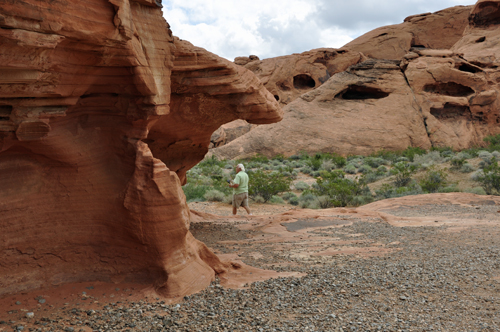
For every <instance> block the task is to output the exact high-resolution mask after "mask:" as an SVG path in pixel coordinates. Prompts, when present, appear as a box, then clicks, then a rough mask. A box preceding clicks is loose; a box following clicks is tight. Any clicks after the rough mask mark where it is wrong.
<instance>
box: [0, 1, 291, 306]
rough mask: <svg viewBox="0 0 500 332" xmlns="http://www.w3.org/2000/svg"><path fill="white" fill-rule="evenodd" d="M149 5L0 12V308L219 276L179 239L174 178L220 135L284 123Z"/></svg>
mask: <svg viewBox="0 0 500 332" xmlns="http://www.w3.org/2000/svg"><path fill="white" fill-rule="evenodd" d="M159 3H160V2H159V1H155V0H109V1H107V0H86V1H64V2H62V1H38V0H24V1H7V2H2V3H0V61H1V62H0V63H1V64H0V198H1V199H0V255H1V256H0V295H3V294H7V293H13V292H17V291H21V290H27V289H34V288H39V287H47V286H50V285H58V284H62V283H67V282H79V281H92V280H101V281H111V282H125V281H127V282H140V283H143V284H149V285H153V286H154V288H155V289H156V290H157V291H158V292H159V293H160V294H163V295H165V296H169V297H175V296H182V295H185V294H188V293H192V292H194V291H197V290H200V289H202V288H204V287H206V286H207V285H208V284H209V283H210V281H211V280H212V279H213V278H214V275H215V273H218V272H221V271H224V269H225V266H224V264H222V263H221V262H220V261H219V260H218V258H217V257H216V256H215V255H213V254H212V253H211V252H210V251H209V250H208V249H207V248H206V247H205V246H204V245H203V244H202V243H200V242H198V241H197V240H195V239H194V238H193V236H192V235H191V233H190V232H189V222H190V212H189V209H188V207H187V204H186V201H185V196H184V194H183V192H182V188H181V184H182V183H183V182H184V181H185V172H186V171H187V170H188V169H189V168H190V167H192V166H193V165H194V164H196V163H197V162H198V161H200V160H201V159H202V158H203V157H204V155H205V153H206V152H207V151H208V146H209V143H210V135H211V134H212V132H213V131H214V130H215V129H217V128H218V127H219V126H220V125H221V124H223V123H225V122H229V121H232V120H235V119H245V120H246V121H248V122H253V123H258V124H262V123H270V122H275V121H279V120H280V119H281V117H282V111H281V110H280V108H279V105H278V103H277V102H276V100H275V99H274V97H273V95H271V94H270V93H269V92H267V91H266V90H265V88H264V87H263V85H262V83H261V82H260V81H259V80H258V79H257V78H256V77H255V76H254V75H253V74H252V73H250V72H248V71H247V70H246V69H244V68H241V67H239V66H236V65H234V64H232V63H230V62H228V61H226V60H223V59H221V58H219V57H217V56H215V55H213V54H210V53H209V52H207V51H205V50H203V49H200V48H196V47H194V46H193V45H191V44H189V43H187V42H182V41H179V40H178V39H176V38H174V37H173V36H172V33H171V31H170V29H169V26H168V24H167V23H166V21H165V20H164V18H163V16H162V12H161V8H160V7H159Z"/></svg>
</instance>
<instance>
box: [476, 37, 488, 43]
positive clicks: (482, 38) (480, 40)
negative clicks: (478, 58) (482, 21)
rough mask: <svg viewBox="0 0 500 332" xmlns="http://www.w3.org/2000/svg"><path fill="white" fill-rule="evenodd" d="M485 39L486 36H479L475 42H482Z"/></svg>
mask: <svg viewBox="0 0 500 332" xmlns="http://www.w3.org/2000/svg"><path fill="white" fill-rule="evenodd" d="M485 40H486V37H484V36H483V37H481V38H478V39H477V40H476V43H482V42H484V41H485Z"/></svg>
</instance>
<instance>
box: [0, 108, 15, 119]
mask: <svg viewBox="0 0 500 332" xmlns="http://www.w3.org/2000/svg"><path fill="white" fill-rule="evenodd" d="M11 114H12V106H10V105H0V121H9V120H10V115H11Z"/></svg>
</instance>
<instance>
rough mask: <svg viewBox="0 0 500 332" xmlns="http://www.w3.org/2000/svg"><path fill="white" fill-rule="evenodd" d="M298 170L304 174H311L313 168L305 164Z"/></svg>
mask: <svg viewBox="0 0 500 332" xmlns="http://www.w3.org/2000/svg"><path fill="white" fill-rule="evenodd" d="M300 171H301V172H302V173H304V174H311V173H312V172H313V169H312V168H311V167H310V166H305V167H302V169H301V170H300Z"/></svg>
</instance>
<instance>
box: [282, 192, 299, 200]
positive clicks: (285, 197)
mask: <svg viewBox="0 0 500 332" xmlns="http://www.w3.org/2000/svg"><path fill="white" fill-rule="evenodd" d="M292 198H297V199H298V197H297V195H295V194H294V193H292V192H291V191H289V192H287V193H284V194H283V199H284V200H285V201H290V200H291V199H292Z"/></svg>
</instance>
